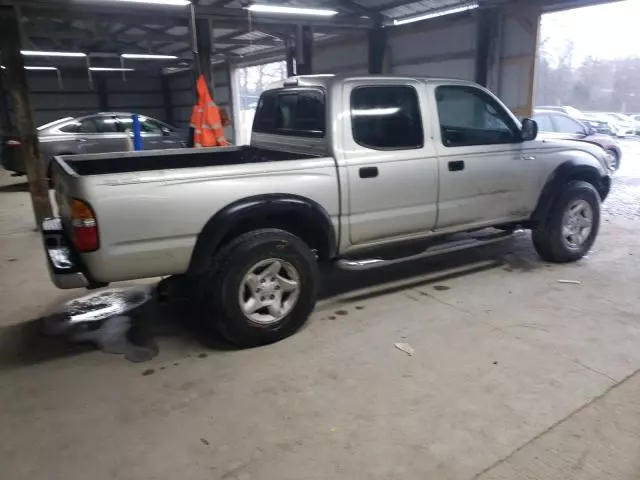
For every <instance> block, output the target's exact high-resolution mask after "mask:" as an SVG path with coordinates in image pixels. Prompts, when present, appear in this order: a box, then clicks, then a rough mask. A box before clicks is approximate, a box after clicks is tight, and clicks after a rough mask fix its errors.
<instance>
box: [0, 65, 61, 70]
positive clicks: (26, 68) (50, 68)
mask: <svg viewBox="0 0 640 480" xmlns="http://www.w3.org/2000/svg"><path fill="white" fill-rule="evenodd" d="M0 69H2V70H6V69H7V67H5V66H4V65H0ZM24 69H25V70H58V68H57V67H37V66H35V65H26V66H25V67H24Z"/></svg>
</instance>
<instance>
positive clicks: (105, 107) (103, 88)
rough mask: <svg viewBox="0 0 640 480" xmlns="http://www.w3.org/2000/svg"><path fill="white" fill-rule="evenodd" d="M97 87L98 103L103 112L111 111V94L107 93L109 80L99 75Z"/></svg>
mask: <svg viewBox="0 0 640 480" xmlns="http://www.w3.org/2000/svg"><path fill="white" fill-rule="evenodd" d="M96 87H97V90H98V105H99V108H100V111H101V112H108V111H109V94H108V93H107V81H106V79H105V78H104V77H102V76H97V78H96Z"/></svg>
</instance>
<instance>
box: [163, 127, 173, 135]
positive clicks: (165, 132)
mask: <svg viewBox="0 0 640 480" xmlns="http://www.w3.org/2000/svg"><path fill="white" fill-rule="evenodd" d="M161 130H162V135H164V136H165V137H168V136H169V135H171V130H169V129H168V128H167V127H162V128H161Z"/></svg>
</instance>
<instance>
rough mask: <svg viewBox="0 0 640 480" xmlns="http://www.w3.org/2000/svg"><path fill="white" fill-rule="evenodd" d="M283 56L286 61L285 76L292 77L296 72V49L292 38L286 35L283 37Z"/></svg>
mask: <svg viewBox="0 0 640 480" xmlns="http://www.w3.org/2000/svg"><path fill="white" fill-rule="evenodd" d="M284 48H285V57H286V61H287V77H293V76H294V75H295V74H296V65H295V60H294V58H295V55H296V49H295V45H294V42H293V38H291V36H290V35H287V36H286V37H285V38H284Z"/></svg>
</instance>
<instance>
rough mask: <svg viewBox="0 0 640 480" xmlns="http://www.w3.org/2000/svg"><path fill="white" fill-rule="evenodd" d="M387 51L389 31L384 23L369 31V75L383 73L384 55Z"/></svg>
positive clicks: (379, 23) (377, 23)
mask: <svg viewBox="0 0 640 480" xmlns="http://www.w3.org/2000/svg"><path fill="white" fill-rule="evenodd" d="M386 49H387V31H386V30H385V29H384V28H382V22H381V21H380V22H376V26H375V27H374V28H372V29H371V30H369V73H383V71H384V54H385V51H386Z"/></svg>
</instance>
